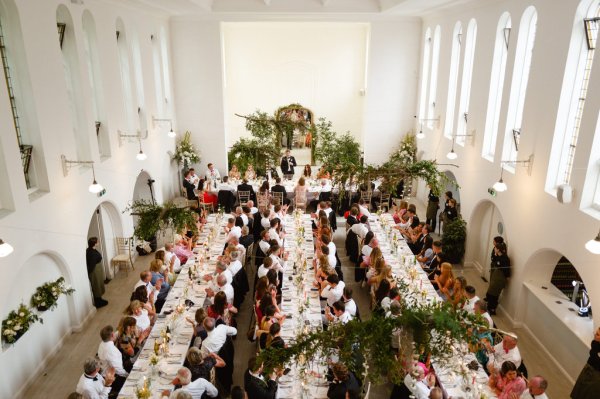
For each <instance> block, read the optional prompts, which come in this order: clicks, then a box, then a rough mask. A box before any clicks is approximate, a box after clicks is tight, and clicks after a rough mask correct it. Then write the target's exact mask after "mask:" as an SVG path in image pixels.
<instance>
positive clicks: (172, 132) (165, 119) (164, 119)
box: [152, 116, 177, 138]
mask: <svg viewBox="0 0 600 399" xmlns="http://www.w3.org/2000/svg"><path fill="white" fill-rule="evenodd" d="M156 122H169V126H170V130H169V133H167V136H169V137H170V138H175V136H177V134H176V133H175V132H174V131H173V120H172V119H168V118H155V117H154V116H153V117H152V127H153V128H154V129H156V125H157V123H156Z"/></svg>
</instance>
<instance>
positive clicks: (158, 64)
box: [150, 33, 165, 118]
mask: <svg viewBox="0 0 600 399" xmlns="http://www.w3.org/2000/svg"><path fill="white" fill-rule="evenodd" d="M150 40H151V41H152V65H153V69H154V95H155V99H156V112H157V113H158V115H157V117H159V118H163V117H164V114H165V110H164V108H165V107H164V105H165V93H164V90H163V81H162V78H163V74H162V60H161V56H160V38H159V37H158V34H156V33H155V34H153V35H152V36H151V37H150Z"/></svg>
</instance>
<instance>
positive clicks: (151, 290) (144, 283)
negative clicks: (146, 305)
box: [133, 270, 162, 303]
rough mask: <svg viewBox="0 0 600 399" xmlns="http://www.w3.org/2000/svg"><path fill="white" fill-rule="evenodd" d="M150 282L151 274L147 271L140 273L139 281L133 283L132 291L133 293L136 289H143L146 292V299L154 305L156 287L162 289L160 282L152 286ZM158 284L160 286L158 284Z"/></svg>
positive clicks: (156, 292)
mask: <svg viewBox="0 0 600 399" xmlns="http://www.w3.org/2000/svg"><path fill="white" fill-rule="evenodd" d="M151 281H152V272H151V271H149V270H144V271H142V272H141V273H140V279H139V280H138V281H137V282H136V283H135V286H134V287H133V291H134V292H135V290H136V289H137V288H138V287H145V288H146V291H147V292H148V299H149V300H150V302H152V303H154V302H156V295H157V294H158V291H159V289H157V288H156V287H157V286H159V287H162V281H160V280H159V281H157V282H156V283H155V284H154V285H153V284H152V283H151ZM159 282H160V284H159Z"/></svg>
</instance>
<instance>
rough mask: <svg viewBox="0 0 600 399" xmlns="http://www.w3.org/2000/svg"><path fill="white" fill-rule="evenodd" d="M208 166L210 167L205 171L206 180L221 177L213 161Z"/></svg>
mask: <svg viewBox="0 0 600 399" xmlns="http://www.w3.org/2000/svg"><path fill="white" fill-rule="evenodd" d="M207 166H208V169H207V170H206V172H205V173H204V177H205V178H206V180H212V181H215V180H217V179H220V178H221V174H220V173H219V169H217V168H215V166H214V165H213V164H212V163H209V164H208V165H207Z"/></svg>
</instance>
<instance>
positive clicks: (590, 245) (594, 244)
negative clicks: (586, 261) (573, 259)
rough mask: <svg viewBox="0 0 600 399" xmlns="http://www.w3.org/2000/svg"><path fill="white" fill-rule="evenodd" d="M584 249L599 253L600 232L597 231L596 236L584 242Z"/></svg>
mask: <svg viewBox="0 0 600 399" xmlns="http://www.w3.org/2000/svg"><path fill="white" fill-rule="evenodd" d="M585 249H587V250H588V251H590V252H591V253H593V254H595V255H600V233H598V235H597V236H596V238H594V239H593V240H589V241H588V242H586V243H585Z"/></svg>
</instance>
